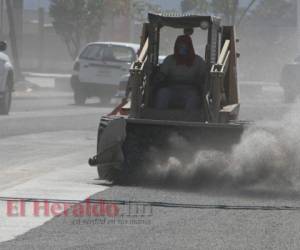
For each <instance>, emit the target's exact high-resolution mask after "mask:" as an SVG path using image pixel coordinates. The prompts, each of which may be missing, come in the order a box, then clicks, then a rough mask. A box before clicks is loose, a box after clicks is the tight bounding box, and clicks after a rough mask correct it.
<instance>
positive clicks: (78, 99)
mask: <svg viewBox="0 0 300 250" xmlns="http://www.w3.org/2000/svg"><path fill="white" fill-rule="evenodd" d="M86 99H87V96H86V94H85V93H84V91H82V90H80V88H76V89H74V102H75V104H76V105H84V104H85V102H86Z"/></svg>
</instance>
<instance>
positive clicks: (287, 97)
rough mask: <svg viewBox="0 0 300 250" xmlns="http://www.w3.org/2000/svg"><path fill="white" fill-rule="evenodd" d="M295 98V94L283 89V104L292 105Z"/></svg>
mask: <svg viewBox="0 0 300 250" xmlns="http://www.w3.org/2000/svg"><path fill="white" fill-rule="evenodd" d="M296 98H297V93H296V92H293V91H290V90H286V89H284V103H293V102H295V100H296Z"/></svg>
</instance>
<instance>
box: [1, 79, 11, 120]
mask: <svg viewBox="0 0 300 250" xmlns="http://www.w3.org/2000/svg"><path fill="white" fill-rule="evenodd" d="M11 99H12V91H11V88H10V86H9V84H8V83H7V84H6V87H5V91H4V95H3V97H2V99H1V100H0V115H8V113H9V110H10V107H11Z"/></svg>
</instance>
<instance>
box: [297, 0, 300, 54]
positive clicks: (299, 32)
mask: <svg viewBox="0 0 300 250" xmlns="http://www.w3.org/2000/svg"><path fill="white" fill-rule="evenodd" d="M297 10H298V11H297V39H298V41H297V44H298V54H299V55H300V0H297Z"/></svg>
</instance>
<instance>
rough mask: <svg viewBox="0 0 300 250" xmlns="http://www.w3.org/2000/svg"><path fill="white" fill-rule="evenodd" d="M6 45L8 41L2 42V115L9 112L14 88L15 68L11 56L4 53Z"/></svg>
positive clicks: (0, 98)
mask: <svg viewBox="0 0 300 250" xmlns="http://www.w3.org/2000/svg"><path fill="white" fill-rule="evenodd" d="M6 47H7V45H6V42H0V115H7V114H8V113H9V110H10V106H11V98H12V91H13V88H14V70H13V66H12V63H11V61H10V59H9V57H8V56H7V55H6V54H5V53H4V51H5V50H6Z"/></svg>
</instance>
